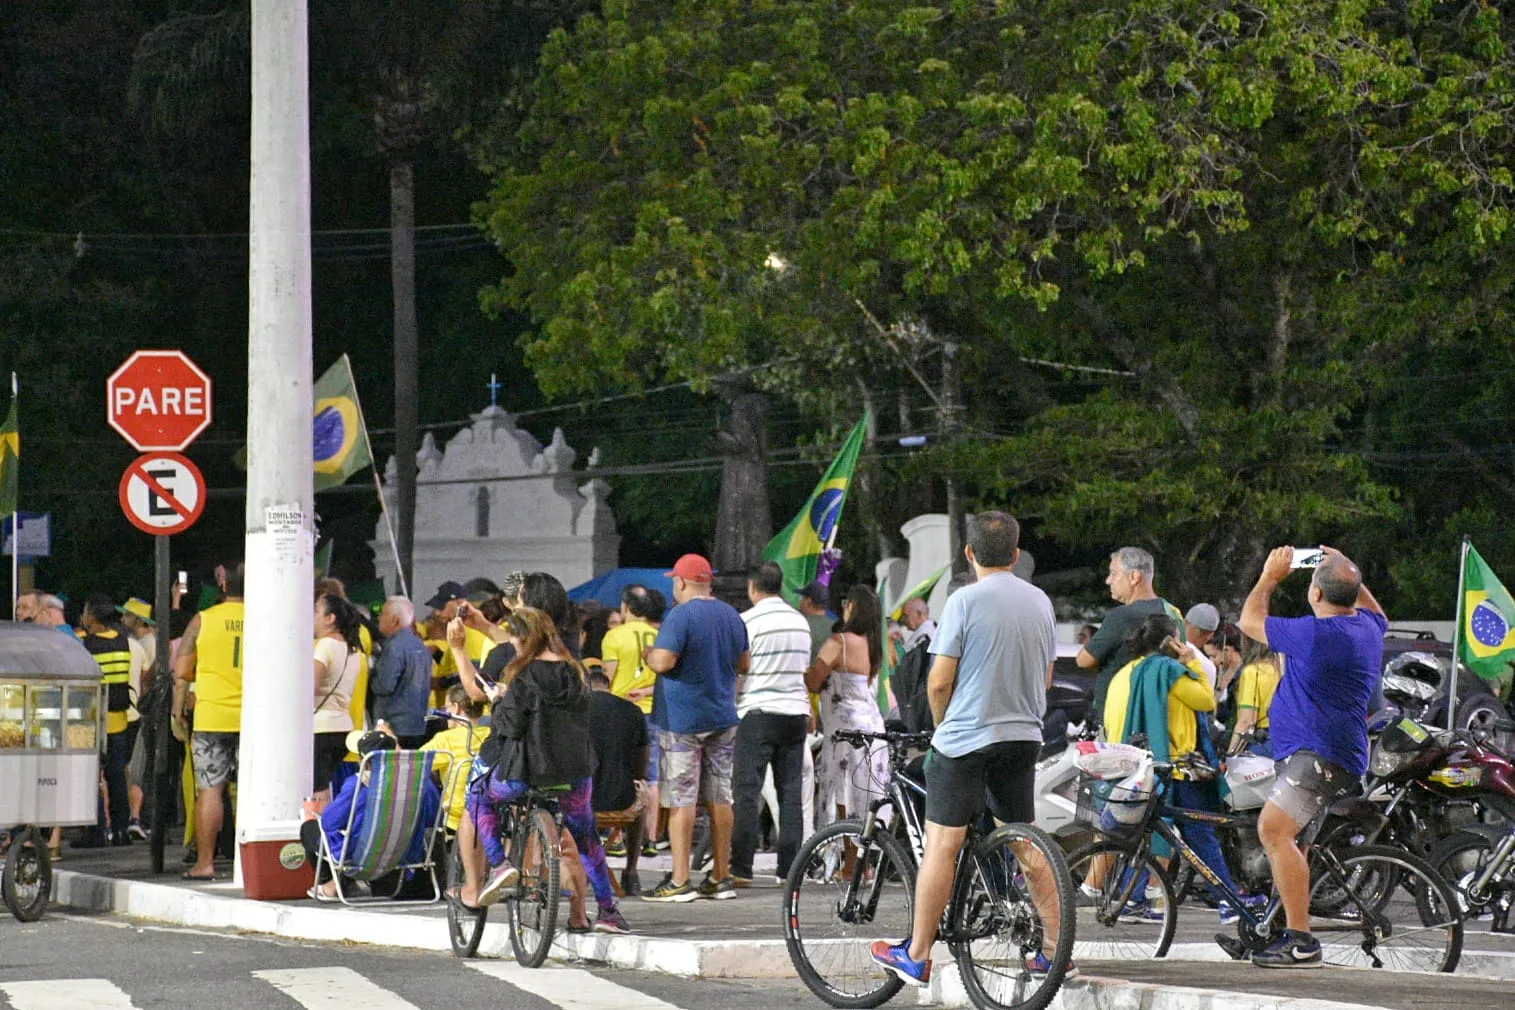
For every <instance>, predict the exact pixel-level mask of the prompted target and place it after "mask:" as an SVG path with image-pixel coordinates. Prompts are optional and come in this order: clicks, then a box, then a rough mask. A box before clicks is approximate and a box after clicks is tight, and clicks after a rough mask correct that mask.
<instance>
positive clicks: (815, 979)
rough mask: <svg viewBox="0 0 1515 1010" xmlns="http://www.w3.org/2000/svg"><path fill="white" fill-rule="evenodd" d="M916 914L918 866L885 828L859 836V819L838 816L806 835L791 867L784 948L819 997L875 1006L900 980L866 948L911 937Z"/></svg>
mask: <svg viewBox="0 0 1515 1010" xmlns="http://www.w3.org/2000/svg"><path fill="white" fill-rule="evenodd" d="M849 850H850V852H849ZM849 858H850V863H851V867H852V870H851V872H850V873H849V872H848V871H847V867H848V864H849ZM914 911H915V863H914V861H913V860H911V859H910V858H909V856H907V855H906V852H905V849H904V847H903V846H902V845H900V843H899V841H898V840H896V839H895V838H893V837H892V836H890V835H888V834H886V833H884V831H882V830H880V831H879V832H877V833H876V834H875V835H874V836H873V837H872V838H870V839H867V840H864V838H863V825H862V824H861V823H859V822H858V821H837V822H836V823H835V824H830V825H827V826H826V827H824V828H822V829H821V830H819V831H817V832H816V833H815V834H813V835H811V836H810V838H809V839H807V840H806V842H805V844H804V845H802V846H800V851H799V854H798V855H797V856H796V858H795V860H794V864H793V865H792V866H791V867H790V869H789V879H788V880H787V881H786V882H785V884H784V945H785V946H786V947H788V948H789V960H790V961H792V962H793V963H794V970H795V972H796V973H798V975H799V976H800V978H801V979H802V980H803V981H804V983H805V985H806V986H808V987H809V989H810V991H811V992H813V993H815V995H816V996H818V997H820V998H821V999H822V1000H824V1001H825V1002H827V1003H829V1004H831V1005H832V1006H834V1007H843V1008H847V1010H862V1008H865V1007H876V1006H879V1005H881V1004H883V1003H885V1002H886V1001H888V1000H889V999H890V998H892V997H893V996H894V995H895V994H896V993H898V992H899V991H900V988H901V987H902V986H903V985H904V983H903V982H901V981H900V980H899V979H898V978H896V977H895V976H894V975H892V974H890V973H889V972H886V971H884V970H883V969H881V968H879V967H878V965H876V964H874V963H873V956H872V954H871V953H870V951H869V949H868V948H869V947H870V946H871V944H872V942H873V941H874V940H879V939H889V940H894V941H898V940H901V939H903V938H904V937H907V936H909V935H910V932H911V930H912V928H913V926H914V921H913V915H914Z"/></svg>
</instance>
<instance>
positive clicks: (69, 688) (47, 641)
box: [0, 621, 105, 826]
mask: <svg viewBox="0 0 1515 1010" xmlns="http://www.w3.org/2000/svg"><path fill="white" fill-rule="evenodd" d="M100 679H101V674H100V667H99V665H98V664H96V663H95V661H94V658H93V657H92V656H91V655H90V654H89V653H88V651H86V650H85V648H84V646H83V645H81V644H80V643H79V640H78V639H77V638H74V637H73V636H72V635H65V634H61V633H59V632H58V631H56V630H54V629H52V628H45V627H41V626H38V625H30V624H13V623H11V622H9V621H0V783H3V786H4V787H3V788H0V825H5V826H11V825H26V824H45V825H52V824H59V825H71V824H93V823H94V822H95V817H96V805H97V803H98V792H99V781H100V745H101V744H102V743H103V742H104V735H103V734H104V732H105V724H104V715H105V711H104V709H105V706H104V704H103V703H102V691H103V690H104V689H103V688H102V686H101V684H100Z"/></svg>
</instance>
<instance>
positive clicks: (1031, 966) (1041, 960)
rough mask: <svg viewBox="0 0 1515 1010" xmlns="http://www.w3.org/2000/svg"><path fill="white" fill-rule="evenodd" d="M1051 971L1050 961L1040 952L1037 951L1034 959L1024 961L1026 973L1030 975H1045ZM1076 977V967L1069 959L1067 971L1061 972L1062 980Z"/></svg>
mask: <svg viewBox="0 0 1515 1010" xmlns="http://www.w3.org/2000/svg"><path fill="white" fill-rule="evenodd" d="M1051 970H1052V959H1051V958H1050V957H1048V956H1047V955H1046V954H1044V953H1042V952H1041V951H1037V952H1036V956H1035V957H1033V958H1030V959H1028V960H1027V961H1026V971H1028V972H1030V973H1031V974H1032V975H1045V974H1047V973H1048V972H1049V971H1051ZM1077 977H1078V965H1077V964H1075V963H1074V962H1073V960H1072V959H1071V958H1070V959H1069V961H1068V970H1067V971H1065V972H1063V978H1065V979H1069V978H1077Z"/></svg>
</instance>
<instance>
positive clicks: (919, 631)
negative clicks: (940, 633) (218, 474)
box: [905, 617, 936, 652]
mask: <svg viewBox="0 0 1515 1010" xmlns="http://www.w3.org/2000/svg"><path fill="white" fill-rule="evenodd" d="M935 637H936V622H935V621H933V620H932V619H931V618H929V617H928V618H926V619H925V620H924V621H922V622H921V626H920V627H919V628H916V629H915V630H914V631H912V632H910V633H909V634H907V635H906V636H905V651H906V652H909V651H910V650H911V649H913V648H915V647H916V646H917V645H919V644H920V643H921V640H922V639H930V638H935Z"/></svg>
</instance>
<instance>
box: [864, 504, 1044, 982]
mask: <svg viewBox="0 0 1515 1010" xmlns="http://www.w3.org/2000/svg"><path fill="white" fill-rule="evenodd" d="M967 530H968V543H967V545H966V546H965V547H964V548H963V555H964V556H965V557H966V558H967V559H968V562H969V564H971V565H972V566H973V570H974V572H975V573H976V574H977V576H978V581H977V582H976V583H974V584H973V585H971V586H967V587H965V588H963V589H961V590H959V591H958V592H956V593H954V594H953V595H952V596H951V597H949V598H948V600H947V606H946V610H945V612H944V613H943V615H942V621H941V625H940V627H939V628H938V629H937V633H936V637H935V638H934V639H932V642H931V654H932V657H933V659H932V664H931V672H930V673H929V674H928V676H927V688H926V690H927V695H928V698H929V700H930V703H931V715H932V717H933V718H934V720H935V722H936V732H935V734H934V735H933V736H932V740H931V750H930V752H929V753H928V754H927V756H926V844H925V858H924V859H923V860H922V862H921V867H920V874H919V876H918V878H917V880H916V885H915V922H914V928H913V930H912V935H911V936H910V937H909V938H908V939H906V940H905V941H904V942H903V943H899V944H891V943H889V941H887V940H879V941H877V942H876V943H874V944H873V948H872V951H873V960H874V961H876V962H877V963H878V964H880V965H881V966H883V967H884V968H885V969H887V970H889V971H891V972H893V973H894V974H895V975H896V976H898V977H899V978H900V979H901V980H903V981H904V982H906V983H908V984H910V985H916V986H924V985H926V984H927V983H929V982H930V980H931V945H932V943H933V942H934V941H935V940H936V932H937V925H938V923H939V922H940V921H941V918H942V912H943V911H944V910H945V909H946V907H947V902H948V901H949V900H950V898H951V894H952V881H953V875H954V873H955V871H956V866H957V857H958V852H959V851H960V850H961V849H962V847H963V842H964V840H965V839H966V837H967V834H968V825H969V824H972V823H974V822H976V821H977V820H978V819H979V817H980V816H981V815H982V814H983V810H984V803H985V790H986V789H987V791H988V804H989V810H990V812H991V813H993V814H994V816H995V817H996V818H997V819H999V820H1000V821H1004V822H1016V823H1023V824H1029V823H1030V822H1031V821H1032V820H1033V819H1034V818H1035V814H1036V806H1035V800H1034V796H1033V786H1034V785H1035V780H1036V758H1037V754H1038V752H1039V751H1040V749H1041V741H1042V712H1043V711H1044V710H1045V708H1046V700H1047V686H1048V685H1049V684H1050V683H1051V682H1052V662H1053V660H1054V658H1055V657H1056V625H1055V619H1054V617H1053V613H1052V601H1051V600H1050V599H1048V597H1047V594H1046V593H1044V592H1042V591H1041V590H1040V589H1037V588H1036V587H1035V586H1033V585H1031V583H1029V582H1027V581H1025V580H1023V579H1021V578H1019V577H1017V576H1016V575H1015V574H1014V573H1013V572H1012V570H1011V569H1012V568H1013V567H1014V565H1015V562H1016V559H1017V558H1018V557H1019V556H1020V546H1019V541H1020V524H1019V523H1017V522H1016V521H1015V519H1014V518H1013V517H1011V516H1009V515H1007V514H1005V513H1004V512H983V513H980V514H979V515H976V516H970V517H969V518H968V521H967ZM1022 858H1023V859H1024V860H1025V862H1024V863H1023V865H1024V868H1025V871H1026V875H1027V877H1028V879H1029V882H1030V884H1031V895H1032V900H1033V901H1034V902H1035V903H1036V907H1037V911H1038V912H1039V913H1040V915H1041V917H1042V922H1043V924H1044V927H1045V930H1044V932H1045V934H1046V935H1047V936H1056V935H1057V933H1058V928H1059V922H1058V914H1059V909H1058V905H1057V898H1056V885H1055V884H1054V882H1053V880H1052V875H1051V870H1050V867H1047V866H1045V865H1043V864H1042V863H1041V862H1040V859H1039V857H1036V856H1032V855H1031V854H1030V852H1029V851H1028V852H1027V853H1025V854H1024V855H1023V856H1022ZM1027 967H1028V968H1030V969H1031V970H1032V971H1039V972H1043V973H1044V972H1046V971H1047V969H1048V967H1049V964H1048V958H1047V956H1046V954H1045V953H1044V952H1041V953H1038V954H1037V956H1036V957H1035V958H1034V959H1033V961H1032V963H1031V964H1029V965H1028V966H1027ZM1072 973H1073V969H1072V966H1071V965H1070V966H1069V974H1070V975H1071V974H1072Z"/></svg>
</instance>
